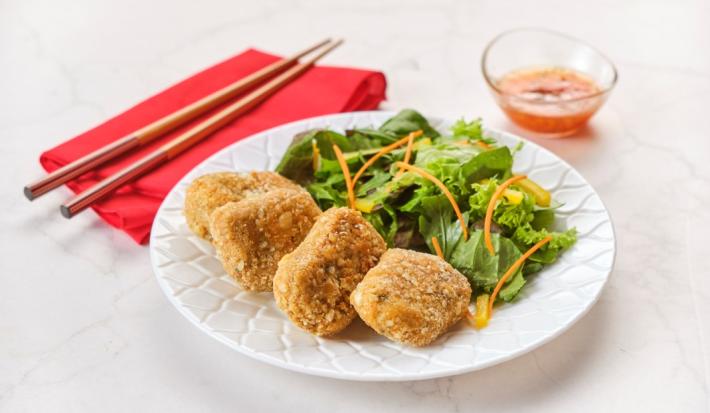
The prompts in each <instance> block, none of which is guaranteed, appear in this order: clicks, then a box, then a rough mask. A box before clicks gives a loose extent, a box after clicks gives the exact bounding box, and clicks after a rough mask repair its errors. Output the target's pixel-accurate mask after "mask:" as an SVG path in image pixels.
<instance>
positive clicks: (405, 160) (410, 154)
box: [394, 133, 414, 178]
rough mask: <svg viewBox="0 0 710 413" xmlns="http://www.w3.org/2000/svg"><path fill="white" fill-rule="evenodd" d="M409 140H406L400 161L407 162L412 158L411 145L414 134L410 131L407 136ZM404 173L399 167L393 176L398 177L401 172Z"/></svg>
mask: <svg viewBox="0 0 710 413" xmlns="http://www.w3.org/2000/svg"><path fill="white" fill-rule="evenodd" d="M407 138H409V140H408V141H407V151H406V152H405V153H404V160H403V161H402V162H404V163H406V164H408V163H409V160H410V159H411V158H412V146H414V134H412V133H410V134H409V136H407ZM403 173H404V169H402V168H399V171H397V174H396V175H395V176H394V177H395V178H399V177H400V176H401V175H402V174H403Z"/></svg>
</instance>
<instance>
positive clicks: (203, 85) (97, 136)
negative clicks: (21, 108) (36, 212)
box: [40, 50, 386, 244]
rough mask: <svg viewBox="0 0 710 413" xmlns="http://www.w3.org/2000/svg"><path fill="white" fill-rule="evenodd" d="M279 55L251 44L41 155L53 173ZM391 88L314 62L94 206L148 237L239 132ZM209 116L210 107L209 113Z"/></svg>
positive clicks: (91, 177)
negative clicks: (185, 180) (187, 178)
mask: <svg viewBox="0 0 710 413" xmlns="http://www.w3.org/2000/svg"><path fill="white" fill-rule="evenodd" d="M278 59H279V57H277V56H274V55H270V54H266V53H263V52H260V51H257V50H247V51H246V52H244V53H241V54H239V55H237V56H234V57H232V58H230V59H228V60H226V61H224V62H222V63H219V64H217V65H215V66H212V67H210V68H209V69H206V70H204V71H203V72H200V73H198V74H196V75H194V76H192V77H190V78H188V79H186V80H184V81H182V82H180V83H178V84H176V85H174V86H172V87H170V88H169V89H167V90H165V91H163V92H160V93H158V94H157V95H155V96H153V97H150V98H148V99H146V100H145V101H143V102H141V103H139V104H137V105H136V106H134V107H132V108H131V109H128V110H127V111H126V112H124V113H122V114H120V115H118V116H116V117H114V118H112V119H109V120H108V121H106V122H104V123H103V124H101V125H99V126H97V127H95V128H93V129H91V130H89V131H88V132H85V133H83V134H81V135H79V136H77V137H75V138H73V139H71V140H69V141H67V142H64V143H62V144H61V145H59V146H57V147H54V148H52V149H50V150H48V151H47V152H45V153H43V154H42V155H41V156H40V163H41V164H42V167H44V169H45V170H47V172H51V171H53V170H55V169H57V168H59V167H61V166H63V165H66V164H67V163H69V162H71V161H73V160H75V159H77V158H79V157H81V156H83V155H85V154H87V153H89V152H91V151H93V150H95V149H97V148H100V147H102V146H104V145H106V144H108V143H110V142H112V141H114V140H116V139H118V138H121V137H123V136H125V135H127V134H128V133H130V132H132V131H135V130H136V129H138V128H140V127H142V126H145V125H146V124H148V123H150V122H152V121H154V120H156V119H159V118H161V117H163V116H165V115H167V114H169V113H171V112H174V111H176V110H177V109H179V108H181V107H183V106H185V105H187V104H189V103H191V102H194V101H196V100H197V99H199V98H202V97H204V96H206V95H208V94H210V93H212V92H214V91H215V90H218V89H220V88H222V87H224V86H226V85H228V84H230V83H232V82H234V81H235V80H237V79H240V78H242V77H244V76H246V75H248V74H250V73H252V72H254V71H256V70H258V69H260V68H262V67H264V66H266V65H268V64H270V63H272V62H274V61H276V60H278ZM385 88H386V81H385V77H384V75H383V74H382V73H380V72H373V71H368V70H360V69H350V68H340V67H323V66H319V67H315V68H313V69H311V70H309V71H308V72H306V73H305V74H303V75H302V76H301V77H299V78H298V79H296V80H295V81H294V82H292V83H291V84H289V85H287V86H285V87H284V88H283V89H281V90H280V91H278V92H277V93H276V94H275V95H274V96H272V97H271V98H270V99H269V100H267V101H266V102H264V103H263V104H261V105H260V106H258V107H257V108H255V109H254V110H252V111H251V112H249V113H247V114H246V115H244V116H243V117H241V118H239V119H237V120H236V121H234V122H232V123H231V124H230V125H228V126H226V127H225V128H223V129H221V130H219V131H218V132H217V133H215V134H214V135H212V136H210V137H209V138H207V139H206V140H204V141H202V142H200V143H199V144H197V145H196V146H194V147H192V148H191V149H189V150H188V151H186V152H184V153H183V154H181V155H180V156H178V157H177V158H175V159H174V160H172V161H171V162H169V163H167V164H165V165H163V166H161V167H160V168H158V169H156V170H154V171H152V172H150V173H148V174H146V175H144V176H142V177H141V178H139V179H138V180H136V181H134V182H133V183H132V184H130V185H127V186H125V187H123V188H121V189H120V190H118V191H117V192H115V193H114V194H112V195H111V196H109V197H107V198H105V199H103V200H102V201H100V202H97V203H96V204H94V206H93V209H94V211H96V213H97V214H99V216H100V217H101V218H102V219H103V220H104V221H106V222H108V223H109V224H110V225H113V226H114V227H116V228H118V229H121V230H123V231H125V232H126V233H128V235H130V236H131V237H132V238H133V239H134V240H136V242H138V243H141V244H144V243H146V242H147V241H148V235H149V234H150V227H151V224H152V222H153V218H154V217H155V214H156V213H157V211H158V207H159V206H160V203H161V202H162V200H163V198H165V196H166V195H167V194H168V192H169V191H170V189H171V188H172V187H173V186H174V185H175V184H176V183H177V181H178V180H179V179H180V178H182V177H183V176H184V175H185V174H186V173H187V172H189V171H190V170H191V169H192V168H193V167H194V166H195V165H197V164H198V163H200V162H201V161H202V160H204V159H205V158H207V157H208V156H210V155H212V154H213V153H215V152H217V151H218V150H220V149H222V148H223V147H225V146H227V145H229V144H231V143H233V142H236V141H238V140H240V139H241V138H244V137H246V136H249V135H252V134H254V133H256V132H259V131H262V130H265V129H268V128H271V127H274V126H277V125H280V124H283V123H287V122H291V121H294V120H298V119H303V118H308V117H311V116H318V115H323V114H328V113H336V112H348V111H355V110H367V109H376V108H377V107H378V105H379V103H380V102H381V101H382V100H383V99H384V98H385ZM209 115H210V113H207V114H206V115H204V116H209ZM204 116H203V117H204ZM199 120H200V118H198V119H196V120H195V121H193V122H192V123H190V124H188V125H186V126H183V127H181V128H179V129H177V130H176V131H174V132H172V133H170V134H166V135H165V136H163V137H161V138H159V139H156V141H154V142H152V143H151V144H149V145H147V146H146V147H144V148H141V149H139V150H137V151H135V152H131V153H130V154H128V155H126V156H124V157H122V158H120V159H118V160H116V161H114V162H112V163H111V164H110V165H106V166H104V167H103V168H100V169H98V170H96V171H93V172H91V173H88V174H86V175H85V176H83V177H81V178H79V179H77V180H74V181H72V182H70V183H68V184H67V186H68V187H69V188H70V189H71V190H72V191H74V192H81V191H83V190H85V189H87V188H89V187H90V186H92V185H94V184H95V183H96V182H98V181H99V180H101V179H103V178H105V177H107V176H109V175H111V174H113V173H115V172H117V171H118V170H119V169H121V168H123V167H125V166H127V165H129V164H131V163H133V162H134V161H136V160H138V159H139V158H141V157H143V156H144V155H146V154H147V153H149V152H150V151H152V150H154V149H156V148H157V147H158V146H159V145H162V144H163V143H165V142H166V141H168V140H170V139H171V138H173V137H174V136H176V135H177V134H179V133H180V132H182V131H184V130H186V129H187V128H189V127H190V126H191V125H194V123H195V122H199Z"/></svg>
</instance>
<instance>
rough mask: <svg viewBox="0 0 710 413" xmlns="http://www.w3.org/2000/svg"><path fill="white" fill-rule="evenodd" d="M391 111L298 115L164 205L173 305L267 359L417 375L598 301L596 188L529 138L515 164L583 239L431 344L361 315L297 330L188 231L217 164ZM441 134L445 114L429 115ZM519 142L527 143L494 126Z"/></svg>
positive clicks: (519, 348) (513, 344) (160, 218)
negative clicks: (508, 298) (479, 319)
mask: <svg viewBox="0 0 710 413" xmlns="http://www.w3.org/2000/svg"><path fill="white" fill-rule="evenodd" d="M393 114H394V113H391V112H355V113H344V114H337V115H330V116H322V117H318V118H313V119H308V120H303V121H299V122H294V123H290V124H287V125H284V126H280V127H277V128H274V129H271V130H268V131H265V132H262V133H258V134H256V135H254V136H252V137H250V138H247V139H244V140H241V141H239V142H237V143H235V144H233V145H231V146H229V147H227V148H225V149H224V150H222V151H220V152H219V153H217V154H215V155H213V156H212V157H210V158H209V159H207V160H205V161H204V162H202V164H200V165H198V166H197V167H196V168H195V169H193V170H192V171H191V172H190V173H189V174H187V175H186V176H185V177H184V178H183V179H182V180H181V181H180V182H179V183H178V184H177V185H176V186H175V188H173V189H172V191H171V192H170V194H168V196H167V198H165V201H164V202H163V204H162V206H161V207H160V210H159V211H158V215H157V216H156V219H155V222H154V224H153V230H152V232H151V238H150V251H151V258H152V262H153V269H154V271H155V275H156V276H157V278H158V283H159V284H160V287H161V288H162V289H163V291H164V292H165V295H167V297H168V298H169V299H170V302H171V303H173V304H174V305H175V307H176V308H177V309H178V310H179V311H180V312H181V313H182V314H183V315H184V316H185V317H187V319H188V320H190V321H191V322H192V323H193V324H194V325H195V326H197V327H198V328H200V329H201V330H202V331H204V332H205V333H206V334H208V335H209V336H210V337H213V338H215V339H217V340H219V341H221V342H222V343H224V344H226V345H227V346H229V347H231V348H233V349H234V350H237V351H239V352H240V353H243V354H246V355H247V356H249V357H253V358H255V359H257V360H261V361H264V362H267V363H269V364H272V365H275V366H279V367H283V368H286V369H290V370H295V371H299V372H303V373H308V374H314V375H318V376H327V377H333V378H339V379H349V380H369V381H392V380H418V379H428V378H434V377H441V376H449V375H454V374H460V373H464V372H469V371H473V370H478V369H482V368H484V367H488V366H491V365H494V364H497V363H501V362H503V361H506V360H509V359H511V358H513V357H516V356H519V355H521V354H524V353H526V352H528V351H531V350H533V349H535V348H536V347H538V346H540V345H542V344H544V343H546V342H548V341H550V340H551V339H553V338H554V337H556V336H558V335H560V334H561V333H562V332H564V331H565V330H567V329H568V328H570V326H572V324H574V323H575V322H576V321H577V320H579V319H580V318H581V317H582V316H583V315H584V314H585V313H586V312H587V311H589V309H590V308H591V307H592V305H594V303H595V302H596V300H597V298H598V297H599V294H600V293H601V291H602V287H603V286H604V284H605V283H606V281H607V279H608V278H609V274H610V272H611V269H612V266H613V264H614V254H615V241H614V231H613V228H612V223H611V220H610V218H609V214H608V213H607V211H606V209H605V207H604V205H603V204H602V201H601V200H600V199H599V196H598V195H597V193H596V192H595V191H594V189H592V187H591V186H590V185H589V184H588V183H587V181H585V180H584V178H582V176H581V175H580V174H579V173H578V172H577V171H575V170H574V169H573V168H572V167H571V166H570V165H568V164H567V163H566V162H564V161H563V160H561V159H559V158H558V157H557V156H555V155H554V154H552V153H551V152H549V151H547V150H546V149H544V148H542V147H539V146H537V145H535V144H534V143H532V142H527V141H526V142H525V146H524V147H523V149H522V150H521V151H520V152H519V153H518V154H517V155H516V156H515V164H514V171H515V172H516V173H526V174H528V175H529V176H530V177H531V178H532V179H534V180H535V181H536V182H538V183H539V184H541V185H542V186H543V187H545V188H549V189H550V190H552V193H553V197H554V199H556V200H558V201H560V202H563V203H564V206H563V207H561V208H560V209H559V211H558V214H557V216H558V223H559V226H560V228H567V227H571V226H576V227H577V229H578V231H579V240H578V241H577V243H576V244H575V245H574V247H572V248H571V249H570V250H569V251H567V252H565V253H564V254H563V255H562V257H561V259H560V260H559V261H558V262H557V263H555V264H554V265H552V266H550V267H547V268H545V270H543V271H542V272H540V273H539V274H537V275H536V276H533V277H531V278H530V280H529V283H528V284H527V285H526V286H525V288H524V290H523V293H522V294H521V295H522V296H521V297H520V299H519V300H518V301H517V302H515V303H513V304H506V305H502V306H501V307H500V308H498V309H497V310H496V312H495V316H494V317H493V318H492V320H491V322H490V325H489V326H488V327H487V328H485V329H483V330H481V331H477V330H474V329H472V328H470V327H468V326H466V325H465V323H464V322H461V323H459V324H458V325H457V326H456V327H455V328H453V329H452V330H451V331H449V332H448V333H446V334H444V335H443V336H442V337H440V338H439V339H438V340H436V341H435V342H434V343H433V344H431V345H429V346H428V347H424V348H411V347H407V346H402V345H400V344H397V343H394V342H391V341H389V340H387V339H386V338H384V337H382V336H379V335H377V334H376V333H375V332H374V331H372V330H370V329H369V328H368V327H367V326H365V325H364V323H362V322H361V321H360V320H356V321H355V322H353V324H352V325H351V326H349V327H348V328H347V329H346V330H345V332H343V333H341V334H339V335H338V336H337V337H334V338H320V337H315V336H312V335H310V334H308V333H306V332H303V331H301V330H299V329H298V328H297V327H295V326H294V325H293V324H291V322H290V321H289V320H288V319H287V318H286V316H285V315H284V314H283V313H281V311H279V309H278V308H277V307H276V304H275V303H274V300H273V297H272V296H271V294H268V293H251V292H246V291H243V290H241V289H240V288H239V286H238V285H237V284H236V283H235V282H234V281H232V279H231V278H230V277H229V276H228V275H227V274H226V273H225V272H224V271H223V270H222V266H221V264H220V262H219V261H218V260H217V258H215V253H214V249H213V248H212V246H211V245H210V244H209V243H208V242H205V241H203V240H201V239H199V238H198V237H196V236H195V235H193V234H192V233H191V232H190V231H189V230H188V228H187V225H186V223H185V218H184V217H183V214H182V208H183V199H184V195H185V188H186V187H187V185H188V184H189V183H190V182H191V181H192V180H193V179H195V178H197V177H198V176H200V175H203V174H206V173H209V172H216V171H225V170H228V171H251V170H273V169H274V168H275V167H276V165H277V163H278V162H279V159H280V158H281V156H282V154H283V153H284V151H285V150H286V148H287V147H288V145H289V143H290V142H291V139H292V137H293V135H295V134H296V133H298V132H302V131H305V130H308V129H312V128H332V129H334V130H339V131H342V130H343V129H347V128H352V127H356V126H360V127H365V126H378V125H380V124H381V123H382V122H383V121H384V120H386V119H387V118H389V117H391V116H392V115H393ZM429 119H430V121H431V123H432V125H433V126H434V127H436V128H437V129H439V130H444V129H446V128H448V126H449V125H450V124H451V123H452V122H453V120H450V119H446V120H444V119H436V118H429ZM487 133H488V134H489V135H490V136H492V137H494V138H496V139H498V140H499V142H501V143H503V144H506V145H509V146H513V145H515V144H516V143H517V142H518V141H520V140H521V138H518V137H516V136H513V135H511V134H508V133H503V132H498V131H492V130H489V131H487Z"/></svg>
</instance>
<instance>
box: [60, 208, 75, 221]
mask: <svg viewBox="0 0 710 413" xmlns="http://www.w3.org/2000/svg"><path fill="white" fill-rule="evenodd" d="M59 212H61V213H62V216H63V217H64V218H66V219H71V217H72V216H73V215H72V213H71V210H69V207H67V206H66V205H60V206H59Z"/></svg>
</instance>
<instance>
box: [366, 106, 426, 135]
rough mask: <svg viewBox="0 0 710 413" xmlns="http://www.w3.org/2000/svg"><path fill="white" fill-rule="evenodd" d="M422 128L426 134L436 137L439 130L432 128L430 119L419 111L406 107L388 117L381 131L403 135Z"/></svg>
mask: <svg viewBox="0 0 710 413" xmlns="http://www.w3.org/2000/svg"><path fill="white" fill-rule="evenodd" d="M417 130H421V131H422V132H424V135H426V136H429V137H432V138H435V137H437V136H439V132H437V130H436V129H434V128H432V127H431V125H430V124H429V121H428V120H426V118H425V117H424V116H422V115H421V114H420V113H419V112H417V111H415V110H412V109H404V110H402V111H401V112H399V113H398V114H396V115H395V116H393V117H391V118H390V119H388V120H387V121H386V122H385V123H383V124H382V126H380V128H379V131H380V132H383V133H386V134H389V135H394V136H398V137H402V136H404V135H407V134H408V133H410V132H414V131H417Z"/></svg>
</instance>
